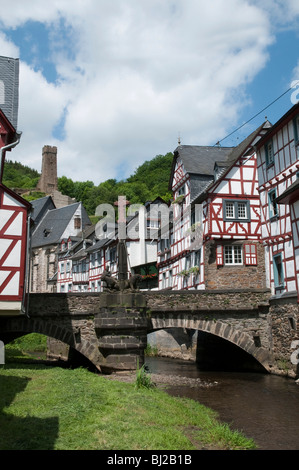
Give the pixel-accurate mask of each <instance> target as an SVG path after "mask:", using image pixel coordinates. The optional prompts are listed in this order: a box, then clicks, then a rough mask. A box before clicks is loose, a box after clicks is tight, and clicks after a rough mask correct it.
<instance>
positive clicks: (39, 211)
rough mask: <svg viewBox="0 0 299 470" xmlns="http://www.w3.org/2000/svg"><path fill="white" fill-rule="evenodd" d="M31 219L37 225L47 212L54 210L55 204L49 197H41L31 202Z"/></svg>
mask: <svg viewBox="0 0 299 470" xmlns="http://www.w3.org/2000/svg"><path fill="white" fill-rule="evenodd" d="M31 205H32V212H31V219H32V221H33V222H34V224H35V225H37V224H38V223H39V222H40V220H41V218H42V217H43V215H44V214H45V212H46V211H47V210H51V209H55V204H54V202H53V199H52V198H51V196H45V197H41V198H40V199H35V200H34V201H32V202H31Z"/></svg>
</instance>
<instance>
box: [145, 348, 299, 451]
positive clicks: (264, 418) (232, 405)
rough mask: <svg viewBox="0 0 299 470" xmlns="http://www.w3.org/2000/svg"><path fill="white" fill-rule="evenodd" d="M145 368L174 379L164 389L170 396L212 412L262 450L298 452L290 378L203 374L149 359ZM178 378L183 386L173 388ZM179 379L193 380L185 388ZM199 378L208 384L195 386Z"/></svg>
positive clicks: (297, 404) (296, 402)
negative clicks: (200, 405) (199, 404)
mask: <svg viewBox="0 0 299 470" xmlns="http://www.w3.org/2000/svg"><path fill="white" fill-rule="evenodd" d="M146 365H147V367H148V370H149V372H150V373H152V374H161V375H171V376H175V377H176V384H175V385H172V386H170V387H167V389H166V391H167V392H168V393H169V394H171V395H174V396H179V397H187V398H192V399H193V400H196V401H199V402H200V403H202V404H203V405H205V406H207V407H209V408H212V409H213V410H215V411H216V412H217V413H218V416H219V419H220V420H221V421H224V422H226V423H228V424H229V425H230V427H231V428H232V429H237V430H239V431H242V432H243V433H244V434H245V435H246V436H247V437H248V438H252V439H253V440H254V441H255V442H256V444H257V446H258V448H259V449H260V450H299V385H297V384H296V383H295V381H294V380H293V379H287V378H284V377H279V376H275V375H270V374H262V373H250V372H249V373H248V372H244V373H242V372H241V373H240V372H214V371H213V372H206V371H205V372H202V371H200V370H199V369H198V367H197V365H196V363H193V362H186V361H180V360H176V359H168V358H157V357H147V358H146ZM178 377H181V378H182V382H184V385H177V381H178ZM183 378H188V379H191V380H190V383H189V385H185V383H186V380H184V379H183ZM192 379H193V380H192ZM194 379H196V380H194ZM198 379H200V380H202V381H203V382H208V383H209V384H210V386H208V387H202V386H199V385H198ZM196 384H197V385H196Z"/></svg>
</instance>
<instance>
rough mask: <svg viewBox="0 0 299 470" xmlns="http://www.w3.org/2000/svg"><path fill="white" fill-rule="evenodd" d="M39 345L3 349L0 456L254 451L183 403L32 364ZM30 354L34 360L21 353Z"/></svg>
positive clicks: (145, 386)
mask: <svg viewBox="0 0 299 470" xmlns="http://www.w3.org/2000/svg"><path fill="white" fill-rule="evenodd" d="M45 347H46V341H45V339H44V337H41V335H36V334H31V335H27V336H26V337H24V338H21V339H18V340H16V341H14V342H13V343H11V344H10V345H7V346H6V364H5V365H3V366H0V390H1V394H0V450H192V449H193V450H201V449H209V450H210V449H215V450H218V449H231V450H236V449H254V448H255V444H254V442H253V441H252V440H251V439H247V438H246V437H245V436H244V435H243V434H242V433H240V432H237V431H234V430H231V429H230V428H229V426H228V425H227V424H225V423H221V422H219V421H218V420H217V415H216V413H215V412H214V411H212V410H211V409H208V408H206V407H205V406H203V405H201V404H200V403H197V402H195V401H193V400H190V399H183V398H176V397H172V396H170V395H168V394H167V393H166V392H165V391H164V390H161V389H159V388H158V387H156V386H154V384H153V383H152V382H151V379H150V377H149V376H147V375H146V374H147V373H146V372H145V371H144V369H143V368H140V369H139V370H138V371H137V373H136V382H135V383H123V382H120V381H117V380H107V379H106V378H105V376H101V375H99V374H96V373H93V372H90V371H88V370H87V369H84V368H77V369H71V368H69V369H68V368H62V367H58V366H49V365H46V364H44V363H43V362H42V361H38V360H37V355H38V354H42V353H44V352H45ZM27 348H29V350H30V351H35V354H34V356H35V359H34V360H33V359H32V357H33V356H32V355H31V354H30V353H28V352H26V351H27V350H28V349H27Z"/></svg>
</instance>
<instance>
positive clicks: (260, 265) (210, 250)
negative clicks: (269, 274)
mask: <svg viewBox="0 0 299 470" xmlns="http://www.w3.org/2000/svg"><path fill="white" fill-rule="evenodd" d="M246 243H248V242H247V241H246ZM217 244H218V242H216V241H214V240H212V241H210V242H208V243H207V244H206V245H205V287H206V289H219V288H221V289H231V288H232V287H234V288H236V289H237V288H241V289H242V288H243V289H245V288H250V289H261V288H265V287H266V273H265V261H264V248H263V246H262V244H260V243H255V245H256V247H257V266H246V265H245V264H244V263H243V265H240V266H238V265H224V266H217V263H216V246H217ZM222 244H223V243H222ZM224 244H225V245H230V244H235V243H233V242H231V241H230V240H227V241H225V243H224ZM239 244H240V243H238V245H239ZM242 246H243V245H242Z"/></svg>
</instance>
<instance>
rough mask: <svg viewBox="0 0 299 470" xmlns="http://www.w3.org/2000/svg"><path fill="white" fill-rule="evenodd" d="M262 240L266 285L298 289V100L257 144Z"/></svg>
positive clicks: (278, 291) (278, 292)
mask: <svg viewBox="0 0 299 470" xmlns="http://www.w3.org/2000/svg"><path fill="white" fill-rule="evenodd" d="M257 158H258V177H259V192H260V199H261V223H262V242H263V245H264V247H265V258H266V271H267V282H268V287H270V288H271V292H272V294H273V295H275V296H281V295H283V294H286V293H291V292H297V293H298V292H299V280H298V276H299V235H298V233H299V202H298V177H299V104H296V105H294V106H293V107H292V108H291V109H290V110H289V111H288V112H287V113H286V114H285V115H284V116H283V117H282V118H281V119H280V120H279V121H278V122H277V123H276V124H275V125H274V126H273V127H272V129H271V130H270V131H269V132H268V133H267V135H266V136H265V137H264V138H263V139H262V140H261V141H260V142H259V144H258V146H257Z"/></svg>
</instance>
